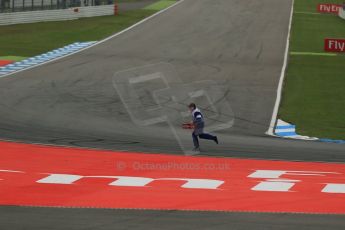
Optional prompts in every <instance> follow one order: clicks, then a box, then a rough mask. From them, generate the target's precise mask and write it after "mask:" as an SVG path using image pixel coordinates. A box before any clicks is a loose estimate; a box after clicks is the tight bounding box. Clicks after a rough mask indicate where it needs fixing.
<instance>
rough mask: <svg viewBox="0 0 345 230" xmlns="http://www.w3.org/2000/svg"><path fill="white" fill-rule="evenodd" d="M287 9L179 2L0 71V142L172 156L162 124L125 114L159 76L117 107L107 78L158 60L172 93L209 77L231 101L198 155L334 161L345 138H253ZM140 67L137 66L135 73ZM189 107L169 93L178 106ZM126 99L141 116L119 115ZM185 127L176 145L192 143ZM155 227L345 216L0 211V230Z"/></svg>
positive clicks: (306, 222)
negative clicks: (131, 24) (29, 64)
mask: <svg viewBox="0 0 345 230" xmlns="http://www.w3.org/2000/svg"><path fill="white" fill-rule="evenodd" d="M290 9H291V1H290V0H262V1H256V0H246V1H242V0H186V1H184V2H183V3H181V4H179V5H177V6H176V7H174V8H172V9H170V10H169V11H167V12H165V13H163V14H161V15H159V16H158V17H155V18H153V19H151V20H148V21H146V22H145V23H143V24H141V25H140V26H138V27H135V28H134V29H132V30H130V31H128V32H126V33H123V34H121V35H119V36H117V37H116V38H113V39H110V40H108V41H107V42H105V43H102V44H100V45H98V46H95V47H93V48H90V49H87V50H85V51H83V52H80V53H78V54H75V55H72V56H69V57H66V58H64V59H61V60H57V61H55V62H52V63H49V64H46V65H43V66H41V67H37V68H34V69H31V70H29V71H24V72H21V73H18V74H15V75H12V76H9V77H5V78H0V89H1V90H0V98H1V100H0V138H2V139H10V140H18V141H24V142H37V143H46V144H57V145H71V146H79V147H92V148H102V149H114V150H127V151H128V150H129V151H140V152H157V153H170V154H183V153H182V152H181V149H180V147H179V145H178V143H177V141H176V138H175V137H174V135H173V133H172V129H171V127H169V126H168V125H167V124H166V123H164V122H163V123H156V124H154V125H147V126H141V125H138V124H137V123H135V122H133V119H132V118H131V114H132V116H134V117H136V118H137V119H139V120H140V119H141V118H140V117H141V116H142V117H146V116H147V114H145V113H146V112H147V113H148V114H151V113H152V111H154V110H155V109H156V105H155V104H154V102H153V100H152V97H153V96H152V95H151V93H152V92H153V91H154V90H155V89H161V88H162V87H163V86H164V85H163V86H162V82H154V83H153V84H152V82H151V83H145V82H144V83H143V84H138V85H136V87H137V90H138V94H139V101H136V102H132V101H129V102H128V104H127V105H126V104H124V103H123V100H121V97H120V94H119V90H118V89H117V88H116V87H114V81H115V82H116V79H119V78H121V77H125V76H127V75H126V74H134V75H135V76H136V77H138V76H141V75H145V76H147V74H150V73H151V74H152V73H154V72H155V70H156V69H155V68H156V67H157V68H158V67H159V66H161V64H157V63H165V64H163V65H165V66H169V68H168V70H167V71H166V72H164V71H163V72H164V73H165V75H164V76H165V77H166V79H170V80H172V81H173V82H170V83H171V84H172V85H173V86H174V87H173V88H171V89H170V90H171V91H172V93H173V94H176V95H174V96H176V97H178V96H180V95H179V94H180V91H179V90H180V89H183V87H185V85H186V84H187V85H190V84H192V85H193V84H198V82H200V81H204V80H212V81H214V82H215V83H216V84H217V85H219V86H222V90H223V91H221V94H222V95H221V97H220V101H222V103H224V101H225V102H226V103H227V105H229V106H230V107H231V110H227V111H226V112H224V114H222V115H221V116H222V118H223V119H224V117H225V118H226V117H227V118H228V119H229V120H233V125H232V126H231V128H228V129H225V130H222V131H219V132H217V134H218V135H219V139H220V145H218V146H216V145H214V144H213V143H206V142H201V146H202V150H203V151H202V152H201V154H200V155H211V156H219V157H243V158H265V159H288V160H301V161H329V162H331V161H332V162H345V156H344V155H345V146H344V145H335V144H324V143H312V142H304V141H286V140H281V139H276V138H271V137H267V136H265V135H264V133H265V131H266V130H267V129H268V126H269V123H270V119H271V114H272V111H273V105H274V102H275V96H276V88H277V85H278V81H279V76H280V71H281V68H282V64H283V54H284V49H285V42H286V37H287V30H288V22H289V15H290ZM152 64H156V65H152ZM147 65H151V66H147ZM142 66H146V67H144V68H141V69H138V67H142ZM133 68H136V69H135V70H132V71H128V70H130V69H133ZM171 70H173V71H171ZM121 71H122V72H121ZM123 71H125V72H123ZM119 72H121V73H119ZM124 79H125V78H124ZM177 79H179V80H177ZM174 80H176V82H175V81H174ZM120 86H121V87H122V86H123V85H121V84H120ZM123 87H124V88H123V89H124V91H125V92H126V89H127V88H126V86H123ZM150 87H151V88H150ZM163 88H164V87H163ZM127 91H128V92H130V90H129V89H128V90H127ZM129 94H130V93H129ZM150 98H151V99H150ZM122 99H123V98H122ZM139 102H140V103H139ZM189 102H190V99H186V100H179V101H178V103H179V105H181V107H178V109H177V110H179V111H178V112H181V111H182V110H183V109H182V108H184V106H185V105H186V104H188V103H189ZM136 103H139V104H136ZM128 106H130V107H131V106H132V107H131V108H139V111H142V112H138V111H137V110H135V111H134V112H133V111H132V112H130V111H129V110H128ZM214 106H216V107H217V106H218V107H217V108H222V106H223V104H221V103H220V102H217V101H216V102H214ZM161 107H163V109H169V108H164V104H163V105H161ZM152 108H153V109H152ZM207 108H209V107H207ZM207 108H205V109H207ZM168 111H170V110H168ZM180 121H181V119H176V120H173V121H172V126H173V128H175V129H176V130H178V128H179V122H180ZM178 132H179V133H181V132H182V131H181V130H179V131H178ZM186 132H187V131H186ZM187 134H188V135H186V136H183V138H182V141H183V142H190V143H191V136H190V134H189V133H187ZM14 220H16V221H14ZM40 220H41V221H43V223H42V222H40ZM1 225H3V227H1ZM165 225H166V228H167V229H179V228H180V229H194V228H200V229H296V228H297V229H342V228H345V220H344V217H343V216H332V215H329V216H314V215H292V214H238V213H209V212H202V213H201V212H198V213H194V212H158V211H157V212H148V211H120V210H105V211H104V210H83V209H66V210H65V209H43V208H42V209H41V208H20V207H1V208H0V228H1V229H11V230H12V229H47V228H49V229H110V228H111V229H133V228H141V229H155V228H163V227H162V226H165ZM175 226H176V227H175ZM325 226H327V228H324V227H325Z"/></svg>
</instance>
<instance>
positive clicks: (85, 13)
mask: <svg viewBox="0 0 345 230" xmlns="http://www.w3.org/2000/svg"><path fill="white" fill-rule="evenodd" d="M113 14H114V5H104V6H89V7H77V8H69V9H62V10H42V11H28V12H16V13H2V14H0V25H11V24H22V23H34V22H44V21H63V20H74V19H78V18H84V17H95V16H103V15H113Z"/></svg>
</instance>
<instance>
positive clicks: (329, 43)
mask: <svg viewBox="0 0 345 230" xmlns="http://www.w3.org/2000/svg"><path fill="white" fill-rule="evenodd" d="M325 51H327V52H341V53H344V52H345V39H334V38H326V39H325Z"/></svg>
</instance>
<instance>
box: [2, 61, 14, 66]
mask: <svg viewBox="0 0 345 230" xmlns="http://www.w3.org/2000/svg"><path fill="white" fill-rule="evenodd" d="M11 63H13V61H10V60H0V67H2V66H5V65H8V64H11Z"/></svg>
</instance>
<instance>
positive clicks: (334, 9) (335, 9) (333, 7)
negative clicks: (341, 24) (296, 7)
mask: <svg viewBox="0 0 345 230" xmlns="http://www.w3.org/2000/svg"><path fill="white" fill-rule="evenodd" d="M341 7H342V5H340V4H319V5H318V6H317V11H318V12H319V13H330V14H338V13H339V10H340V8H341Z"/></svg>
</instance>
